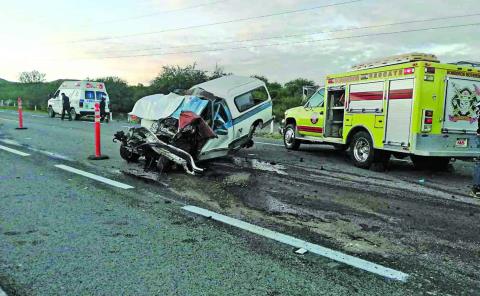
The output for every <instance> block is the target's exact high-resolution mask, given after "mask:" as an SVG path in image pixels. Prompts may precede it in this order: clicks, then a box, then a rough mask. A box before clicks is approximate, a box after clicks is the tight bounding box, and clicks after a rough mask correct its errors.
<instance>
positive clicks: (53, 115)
mask: <svg viewBox="0 0 480 296" xmlns="http://www.w3.org/2000/svg"><path fill="white" fill-rule="evenodd" d="M48 116H50V117H51V118H54V117H55V112H54V111H53V108H52V106H48Z"/></svg>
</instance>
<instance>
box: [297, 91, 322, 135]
mask: <svg viewBox="0 0 480 296" xmlns="http://www.w3.org/2000/svg"><path fill="white" fill-rule="evenodd" d="M324 101H325V89H324V88H321V89H319V90H318V91H317V92H316V93H315V94H313V95H312V96H311V97H310V99H309V100H308V101H307V103H306V104H305V105H304V109H303V110H302V111H301V112H300V114H299V116H298V117H297V120H298V122H297V132H298V133H299V134H300V135H304V136H313V137H322V136H323V124H324V114H323V113H324V109H325V108H324Z"/></svg>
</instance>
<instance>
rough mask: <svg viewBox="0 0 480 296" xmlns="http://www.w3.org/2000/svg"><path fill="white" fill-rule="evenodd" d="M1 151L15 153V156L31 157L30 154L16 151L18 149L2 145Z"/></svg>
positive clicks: (0, 146)
mask: <svg viewBox="0 0 480 296" xmlns="http://www.w3.org/2000/svg"><path fill="white" fill-rule="evenodd" d="M0 149H2V150H5V151H8V152H10V153H13V154H17V155H20V156H29V155H30V154H28V153H25V152H22V151H18V150H16V149H12V148H8V147H6V146H2V145H0Z"/></svg>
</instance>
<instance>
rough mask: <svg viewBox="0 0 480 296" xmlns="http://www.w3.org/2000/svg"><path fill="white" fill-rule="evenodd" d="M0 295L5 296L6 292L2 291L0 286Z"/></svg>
mask: <svg viewBox="0 0 480 296" xmlns="http://www.w3.org/2000/svg"><path fill="white" fill-rule="evenodd" d="M0 296H7V293H5V291H3V290H2V288H0Z"/></svg>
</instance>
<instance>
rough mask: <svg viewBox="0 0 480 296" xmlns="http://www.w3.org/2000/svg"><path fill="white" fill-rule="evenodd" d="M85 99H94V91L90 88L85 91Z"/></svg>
mask: <svg viewBox="0 0 480 296" xmlns="http://www.w3.org/2000/svg"><path fill="white" fill-rule="evenodd" d="M85 100H92V101H93V100H95V92H93V91H91V90H87V91H85Z"/></svg>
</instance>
